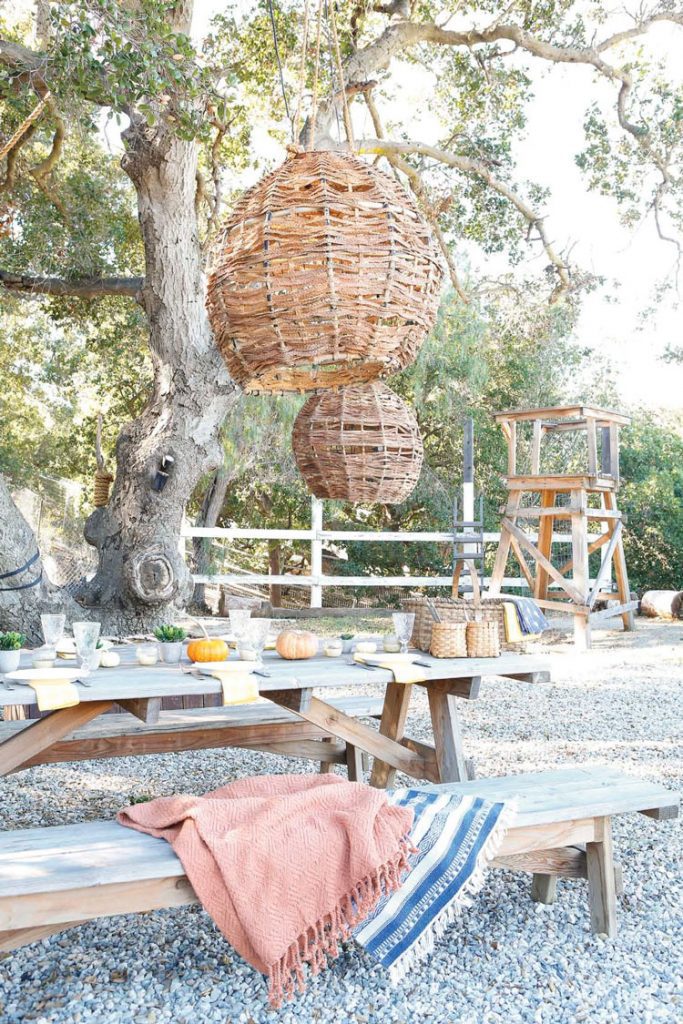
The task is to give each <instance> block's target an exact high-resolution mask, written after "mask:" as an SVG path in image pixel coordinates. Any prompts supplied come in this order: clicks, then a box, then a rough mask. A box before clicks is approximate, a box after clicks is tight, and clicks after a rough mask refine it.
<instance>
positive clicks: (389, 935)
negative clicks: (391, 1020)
mask: <svg viewBox="0 0 683 1024" xmlns="http://www.w3.org/2000/svg"><path fill="white" fill-rule="evenodd" d="M388 796H389V802H390V803H393V804H399V805H401V806H407V807H412V808H413V810H414V812H415V820H414V823H413V829H412V832H411V834H410V840H411V842H412V843H413V845H414V846H415V847H416V848H417V853H415V854H412V855H411V857H410V864H411V870H410V872H409V874H408V875H407V876H406V878H405V880H404V882H403V884H402V885H401V887H400V889H398V890H397V891H396V892H393V893H390V894H389V895H388V896H384V897H383V898H382V899H381V900H380V902H379V903H378V905H377V907H376V908H375V910H374V911H373V913H372V914H371V915H370V917H368V918H366V919H365V921H363V923H362V924H361V925H359V926H358V928H357V929H356V931H355V933H354V938H355V940H356V942H358V943H359V945H360V946H362V948H363V949H364V950H365V952H366V953H367V954H368V955H369V956H370V957H371V958H372V959H373V960H375V961H376V962H377V963H378V964H381V965H382V966H383V967H384V968H386V969H387V970H388V971H389V973H390V976H391V978H392V980H394V981H396V980H400V979H401V978H403V977H404V976H405V975H406V973H407V972H408V971H410V970H411V969H412V968H413V967H414V966H415V964H416V963H417V962H418V961H419V960H421V959H423V958H424V957H425V956H426V955H427V954H428V953H430V952H431V951H432V950H433V948H434V943H435V941H436V940H437V939H439V938H440V936H441V935H442V934H443V932H444V931H445V930H446V928H447V927H448V925H449V924H451V923H452V922H453V920H454V919H455V917H456V915H457V913H458V911H459V910H460V909H461V908H462V907H463V906H467V905H468V904H469V903H470V897H471V896H472V895H473V894H474V893H475V892H476V891H477V890H478V889H479V888H480V887H481V885H482V883H483V881H484V868H485V867H486V865H487V863H488V862H489V861H490V860H492V859H493V857H494V856H495V854H496V851H497V850H498V847H499V846H500V843H501V841H502V839H503V836H504V834H505V831H506V829H507V827H508V825H509V823H510V821H511V818H512V816H513V815H514V807H511V806H510V804H507V805H506V804H502V803H491V802H489V801H487V800H482V799H481V798H480V797H476V796H469V795H468V796H462V795H459V794H457V795H456V794H453V793H448V792H430V791H429V790H419V789H397V790H394V791H392V792H390V793H389V794H388Z"/></svg>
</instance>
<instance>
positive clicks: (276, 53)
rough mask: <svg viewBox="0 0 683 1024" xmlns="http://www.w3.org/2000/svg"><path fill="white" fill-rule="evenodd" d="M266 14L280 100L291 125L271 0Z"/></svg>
mask: <svg viewBox="0 0 683 1024" xmlns="http://www.w3.org/2000/svg"><path fill="white" fill-rule="evenodd" d="M268 14H269V15H270V27H271V29H272V32H273V46H274V47H275V60H276V61H277V67H278V71H279V73H280V88H281V90H282V99H283V100H284V101H285V112H286V114H287V120H288V121H289V123H290V124H292V115H291V114H290V112H289V103H288V102H287V90H286V89H285V75H284V71H283V70H282V61H281V60H280V47H279V44H278V41H277V27H276V25H275V13H274V11H273V0H268Z"/></svg>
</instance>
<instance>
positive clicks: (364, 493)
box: [292, 382, 423, 504]
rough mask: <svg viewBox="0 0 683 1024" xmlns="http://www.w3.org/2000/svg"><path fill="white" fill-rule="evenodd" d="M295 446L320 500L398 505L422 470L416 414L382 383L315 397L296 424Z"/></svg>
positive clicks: (308, 481)
mask: <svg viewBox="0 0 683 1024" xmlns="http://www.w3.org/2000/svg"><path fill="white" fill-rule="evenodd" d="M292 445H293V448H294V457H295V459H296V464H297V466H298V467H299V471H300V472H301V475H302V476H303V478H304V480H305V481H306V484H307V486H308V489H309V490H310V491H311V492H312V493H313V494H314V495H315V496H316V497H317V498H341V499H342V500H344V501H356V502H358V501H373V502H375V501H381V502H384V503H389V504H391V503H398V502H401V501H405V499H406V498H407V497H408V495H409V494H410V493H411V491H412V490H413V488H414V487H415V484H416V483H417V480H418V477H419V476H420V469H421V468H422V456H423V449H422V438H421V437H420V431H419V428H418V425H417V420H416V419H415V414H414V413H413V411H412V409H411V408H410V407H409V406H408V405H406V403H405V402H404V401H403V400H402V399H401V398H399V396H398V395H397V394H395V393H394V392H393V391H392V390H391V389H390V388H388V387H386V385H385V384H381V383H379V382H375V383H373V384H357V385H353V386H350V387H346V388H342V389H341V390H339V391H323V392H320V393H319V394H317V395H312V396H311V398H309V399H308V401H307V402H306V404H305V405H304V406H303V408H302V409H301V412H300V413H299V415H298V416H297V418H296V420H295V423H294V430H293V432H292Z"/></svg>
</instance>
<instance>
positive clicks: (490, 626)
mask: <svg viewBox="0 0 683 1024" xmlns="http://www.w3.org/2000/svg"><path fill="white" fill-rule="evenodd" d="M466 630H467V633H466V637H467V657H468V658H497V657H498V655H499V654H500V629H499V627H498V623H497V622H492V621H489V622H476V621H474V622H468V623H467V626H466Z"/></svg>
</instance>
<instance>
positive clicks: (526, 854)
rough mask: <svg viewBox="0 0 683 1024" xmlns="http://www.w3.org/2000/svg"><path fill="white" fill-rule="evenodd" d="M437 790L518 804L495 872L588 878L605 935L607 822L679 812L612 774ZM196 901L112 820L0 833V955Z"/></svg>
mask: <svg viewBox="0 0 683 1024" xmlns="http://www.w3.org/2000/svg"><path fill="white" fill-rule="evenodd" d="M430 788H434V787H430ZM437 788H445V789H448V790H450V791H452V792H456V793H458V792H463V793H476V794H477V795H481V796H483V797H486V798H489V799H493V800H499V799H514V800H516V802H517V808H518V814H517V818H516V821H515V824H514V826H513V827H512V828H510V829H509V831H508V833H507V836H506V837H505V840H504V842H503V846H502V848H501V850H500V853H499V856H498V858H497V860H496V861H495V862H494V866H495V865H497V866H499V867H506V868H513V869H517V870H522V871H530V872H532V873H534V874H535V875H537V876H538V875H540V876H542V877H552V878H554V877H556V876H558V875H560V876H562V875H564V876H569V877H576V876H581V875H585V876H587V878H588V886H589V899H590V912H591V927H592V929H593V931H594V932H598V933H604V934H606V935H609V936H613V935H615V934H616V927H617V923H616V889H615V880H614V861H613V852H612V831H611V818H612V816H613V815H615V814H625V813H634V812H640V813H642V814H646V815H649V816H650V817H651V818H655V819H660V820H661V819H665V818H670V817H675V816H676V815H677V814H678V806H679V799H678V796H677V795H676V794H674V793H672V792H670V791H669V790H667V789H665V788H664V787H663V786H659V785H656V784H654V783H650V782H644V781H642V780H640V779H637V778H634V777H633V776H630V775H625V774H624V773H623V772H619V771H615V770H613V769H609V768H582V769H578V768H569V769H561V770H558V771H552V772H537V773H532V774H528V775H516V776H508V777H505V778H496V779H481V780H479V781H475V782H466V783H455V784H447V785H446V786H444V787H437ZM576 844H585V853H584V857H583V858H582V857H581V856H578V855H575V852H574V847H575V846H576ZM580 853H581V851H580V850H579V854H580ZM196 902H197V898H196V896H195V894H194V891H193V889H192V886H191V885H190V883H189V881H188V879H187V877H186V875H185V872H184V871H183V867H182V864H181V863H180V861H179V860H178V858H177V857H176V855H175V854H174V852H173V850H172V849H171V847H170V846H169V845H168V844H167V843H166V842H164V840H162V839H154V838H152V837H151V836H147V835H143V834H142V833H140V832H135V831H133V830H132V829H127V828H123V827H122V826H121V825H118V824H117V823H116V822H111V821H99V822H90V823H86V824H81V825H61V826H56V827H52V828H31V829H24V830H20V831H16V832H5V833H0V950H10V949H14V948H16V947H18V946H22V945H25V944H27V943H29V942H34V941H35V940H36V939H40V938H43V937H45V936H47V935H50V934H52V933H53V932H57V931H61V930H63V929H65V928H69V927H73V926H74V925H77V924H82V923H83V922H84V921H89V920H93V919H95V918H99V917H111V916H114V915H117V914H131V913H138V912H145V911H149V910H158V909H160V908H164V907H179V906H184V905H186V904H191V903H196Z"/></svg>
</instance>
